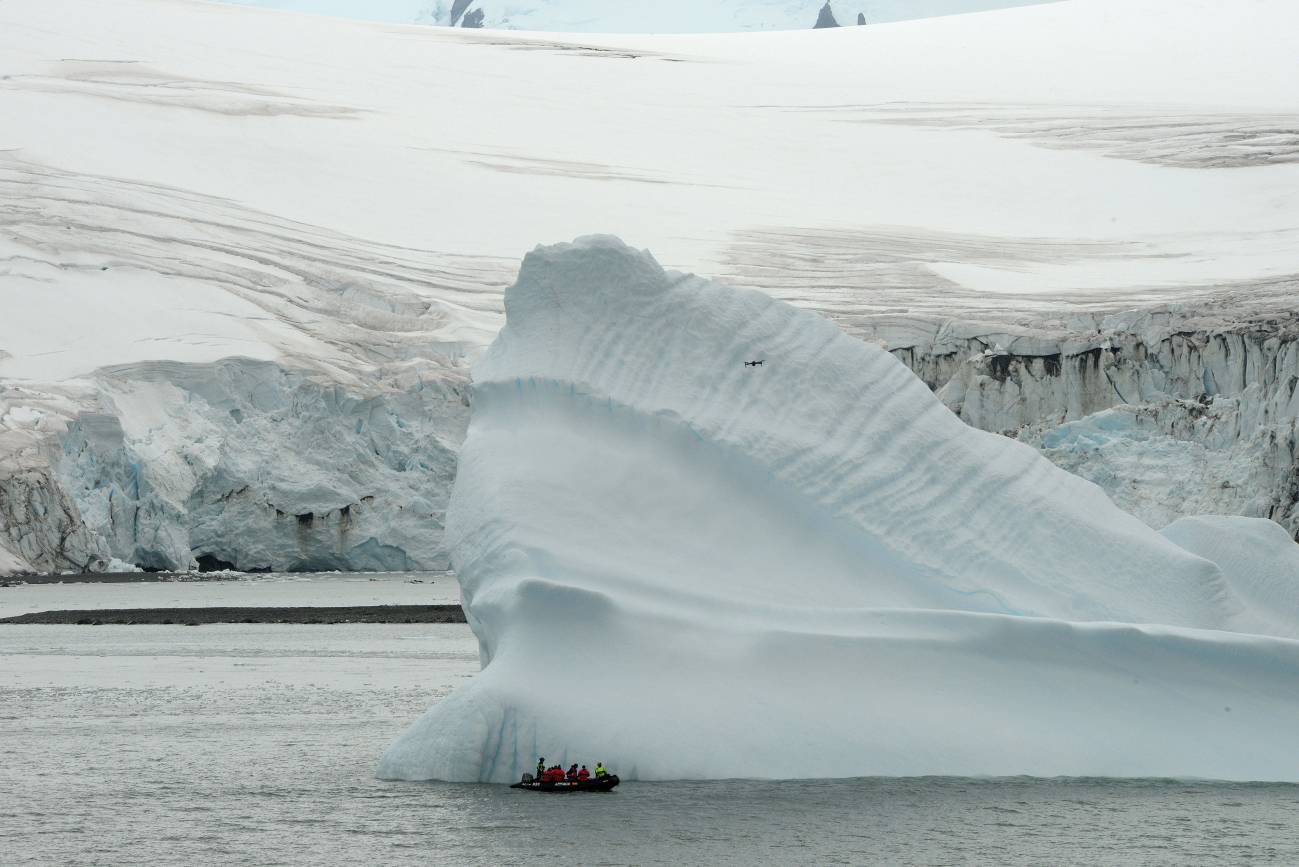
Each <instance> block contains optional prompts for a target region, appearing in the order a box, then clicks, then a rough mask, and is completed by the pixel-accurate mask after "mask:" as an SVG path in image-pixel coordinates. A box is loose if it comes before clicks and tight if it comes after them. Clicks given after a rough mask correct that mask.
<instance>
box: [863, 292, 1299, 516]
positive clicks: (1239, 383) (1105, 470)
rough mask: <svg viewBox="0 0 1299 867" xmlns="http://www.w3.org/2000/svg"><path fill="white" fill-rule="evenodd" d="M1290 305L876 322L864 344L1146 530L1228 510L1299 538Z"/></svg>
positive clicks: (1296, 364)
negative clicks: (1084, 483)
mask: <svg viewBox="0 0 1299 867" xmlns="http://www.w3.org/2000/svg"><path fill="white" fill-rule="evenodd" d="M1290 291H1291V292H1293V291H1299V283H1293V284H1291V285H1290ZM1290 307H1291V305H1290V304H1289V303H1288V302H1285V301H1283V300H1281V299H1276V298H1270V297H1267V296H1265V297H1264V298H1263V299H1261V303H1259V302H1257V301H1256V302H1255V304H1254V305H1251V304H1249V303H1242V304H1240V305H1238V306H1235V307H1234V308H1232V309H1228V308H1227V306H1226V305H1225V304H1223V303H1222V302H1216V303H1204V302H1202V303H1201V304H1188V305H1168V306H1163V305H1159V306H1150V307H1146V308H1143V309H1135V310H1126V311H1118V312H1115V313H1106V314H1095V315H1075V316H1073V317H1071V318H1069V319H1068V320H1066V321H1063V322H1061V321H1055V322H1051V321H1038V322H1028V323H1018V324H1015V325H1010V324H1003V325H1001V326H999V327H998V326H993V325H990V324H989V323H987V322H983V323H979V322H960V321H953V320H950V319H942V318H939V317H935V318H934V319H932V320H930V321H929V322H920V321H916V320H915V319H912V320H909V321H905V322H896V321H894V322H891V321H889V318H888V317H882V318H880V319H879V320H876V321H874V322H872V323H869V324H864V325H862V326H861V327H860V328H859V329H858V334H859V335H860V336H862V337H863V338H864V339H868V340H875V341H877V342H879V343H881V344H882V345H884V346H886V347H887V348H889V349H890V350H891V351H892V352H893V353H894V354H895V355H896V356H897V357H898V358H899V360H901V361H903V362H904V363H905V364H907V365H908V366H909V367H911V368H912V369H913V370H914V371H915V373H916V374H917V375H918V376H920V377H921V378H922V379H924V380H925V381H926V383H927V384H928V385H929V386H930V387H931V388H933V389H934V390H935V391H937V393H938V396H939V398H940V399H941V400H942V401H943V402H944V403H945V404H946V405H947V406H948V407H949V408H950V409H951V410H952V411H953V412H955V413H956V414H957V415H959V416H960V417H961V418H962V419H964V420H965V421H966V422H968V423H969V424H971V425H973V426H975V427H978V428H980V429H982V430H987V431H994V432H997V433H1003V434H1005V435H1007V436H1012V437H1016V438H1018V439H1020V440H1022V441H1024V442H1027V443H1029V444H1030V445H1033V446H1035V447H1038V448H1039V449H1041V450H1042V451H1043V453H1044V454H1045V455H1046V456H1047V457H1048V458H1050V459H1051V460H1052V461H1053V462H1055V463H1056V464H1057V465H1059V466H1061V467H1063V468H1065V469H1067V470H1070V471H1071V472H1074V473H1076V474H1078V475H1080V476H1082V477H1084V478H1086V479H1089V480H1090V481H1093V482H1095V483H1097V484H1098V485H1100V486H1101V487H1102V488H1104V489H1105V491H1106V493H1108V494H1109V495H1110V497H1111V498H1113V499H1114V500H1115V502H1117V503H1118V504H1119V505H1120V506H1122V507H1123V508H1124V509H1126V510H1127V511H1130V512H1132V513H1133V514H1135V515H1137V516H1138V517H1140V518H1141V519H1142V520H1144V521H1145V522H1146V523H1147V524H1149V525H1150V526H1152V527H1155V528H1158V527H1162V526H1164V525H1165V524H1168V523H1170V522H1171V521H1173V520H1175V519H1177V518H1179V517H1184V516H1189V515H1197V514H1203V513H1208V512H1220V513H1224V514H1237V515H1244V516H1249V517H1259V518H1269V519H1271V520H1273V521H1276V522H1277V523H1279V524H1281V525H1282V526H1283V527H1285V528H1286V529H1287V530H1289V532H1290V533H1291V535H1293V536H1299V317H1296V314H1295V313H1294V311H1293V310H1292V309H1290Z"/></svg>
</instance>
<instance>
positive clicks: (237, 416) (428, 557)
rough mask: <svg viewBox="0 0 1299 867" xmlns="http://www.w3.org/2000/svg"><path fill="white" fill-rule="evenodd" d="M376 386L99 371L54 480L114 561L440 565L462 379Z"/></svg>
mask: <svg viewBox="0 0 1299 867" xmlns="http://www.w3.org/2000/svg"><path fill="white" fill-rule="evenodd" d="M376 379H377V383H376V384H377V385H379V386H380V387H378V388H374V387H372V388H371V389H369V390H368V393H365V394H356V393H353V392H351V391H349V389H347V388H346V387H344V386H342V385H339V384H338V383H336V382H331V381H329V380H322V379H321V378H319V377H313V376H311V375H309V374H307V373H305V372H302V371H294V370H291V369H286V368H284V367H282V366H281V365H277V364H274V363H272V362H256V361H249V360H238V359H232V360H226V361H222V362H217V363H215V364H212V365H183V364H174V363H173V364H161V363H152V364H146V365H136V366H131V367H127V368H123V369H119V370H114V371H108V372H105V373H103V374H101V376H100V377H99V380H98V382H99V386H100V400H101V409H100V410H99V411H97V412H82V413H79V414H78V415H77V416H76V417H75V418H74V419H73V420H72V421H71V422H70V423H69V426H68V431H67V433H66V434H65V435H64V437H63V449H64V454H63V457H62V460H61V461H60V462H59V465H58V466H59V472H60V474H61V481H62V487H63V489H64V490H67V491H68V492H70V494H71V496H72V497H73V498H74V499H75V501H76V503H77V506H78V507H79V509H80V513H81V516H82V518H83V519H84V521H85V524H86V526H87V527H88V528H89V529H90V530H92V531H93V532H95V533H97V534H98V535H99V536H101V537H102V538H103V539H105V540H106V541H107V543H108V547H109V550H110V551H111V553H112V554H113V555H114V556H116V557H119V558H121V559H123V560H126V561H128V562H131V563H135V564H138V565H140V566H144V567H146V568H157V569H186V568H190V567H192V566H195V565H211V566H219V567H222V568H226V567H228V568H238V569H242V570H269V569H274V570H278V571H284V570H291V571H297V570H304V571H322V570H334V569H338V570H376V571H401V570H408V569H441V568H445V566H446V562H447V559H446V555H445V553H444V551H443V549H442V545H441V529H442V519H443V513H444V511H445V505H446V496H447V493H448V492H449V490H450V487H451V481H452V479H453V478H454V475H455V456H456V450H457V448H458V447H459V444H460V440H461V439H462V438H463V428H464V424H465V423H466V422H467V418H468V408H467V395H466V391H467V387H466V386H467V383H465V382H463V381H457V380H456V379H455V378H450V377H448V376H447V373H446V372H445V371H438V372H437V373H436V374H435V375H430V372H429V371H427V370H426V371H424V374H423V375H421V372H420V370H419V369H418V368H416V369H410V370H404V371H397V372H395V373H393V374H392V375H391V376H390V377H388V378H384V377H377V378H376ZM196 559H197V561H198V562H197V563H196V562H195V561H196Z"/></svg>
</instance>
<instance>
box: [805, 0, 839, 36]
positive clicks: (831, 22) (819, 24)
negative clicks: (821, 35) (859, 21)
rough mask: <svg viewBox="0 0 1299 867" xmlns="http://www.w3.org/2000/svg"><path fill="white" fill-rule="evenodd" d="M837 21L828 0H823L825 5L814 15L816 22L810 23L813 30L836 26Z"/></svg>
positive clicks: (837, 24)
mask: <svg viewBox="0 0 1299 867" xmlns="http://www.w3.org/2000/svg"><path fill="white" fill-rule="evenodd" d="M838 26H839V22H838V21H836V20H835V17H834V10H833V9H831V8H830V0H825V5H824V6H822V7H821V11H820V13H819V14H818V15H817V16H816V23H815V24H813V25H812V29H813V30H821V29H823V28H826V27H838Z"/></svg>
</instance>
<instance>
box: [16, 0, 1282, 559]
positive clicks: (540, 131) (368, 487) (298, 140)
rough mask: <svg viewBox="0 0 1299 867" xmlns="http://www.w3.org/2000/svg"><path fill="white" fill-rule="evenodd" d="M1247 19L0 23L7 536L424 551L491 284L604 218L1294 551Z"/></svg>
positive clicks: (1272, 121) (81, 547)
mask: <svg viewBox="0 0 1299 867" xmlns="http://www.w3.org/2000/svg"><path fill="white" fill-rule="evenodd" d="M1249 9H1250V13H1251V14H1249V15H1242V14H1240V5H1239V4H1237V3H1234V2H1228V0H1138V2H1131V0H1069V2H1063V3H1055V4H1048V5H1040V6H1031V7H1025V8H1018V9H1010V10H1002V11H995V12H987V13H982V14H978V15H967V16H955V17H949V18H935V19H930V20H925V21H915V22H905V23H898V24H881V25H878V26H872V27H862V28H855V27H849V28H841V29H839V30H830V31H816V32H812V31H805V32H786V33H753V34H735V35H714V36H700V35H693V36H678V37H649V36H586V37H577V36H568V37H559V36H551V35H542V34H528V33H503V32H472V31H463V30H459V29H457V30H454V31H453V30H450V29H446V28H430V27H417V26H395V25H383V24H366V23H361V22H355V21H342V20H334V19H330V18H326V17H314V16H298V15H289V14H275V13H270V12H266V11H264V10H250V9H242V8H237V7H234V6H229V5H220V4H209V3H200V2H186V0H121V2H118V3H114V4H112V5H111V6H108V5H105V4H87V3H83V2H77V0H6V2H5V3H3V4H0V59H3V65H4V68H3V70H0V117H3V118H4V122H3V123H2V124H0V260H2V261H3V266H2V267H0V305H2V306H0V310H2V311H3V315H2V316H0V522H2V523H3V528H4V529H3V534H4V538H5V541H4V542H3V545H4V546H5V547H7V548H8V549H9V550H10V552H11V554H12V555H14V556H16V557H18V558H20V559H21V560H22V561H23V562H24V563H26V564H27V565H28V566H30V567H32V568H37V569H43V570H44V569H80V568H85V567H94V566H97V565H102V564H103V563H104V562H106V561H107V560H108V559H109V558H110V557H114V556H115V557H118V558H121V559H124V560H128V561H131V562H136V563H141V564H144V565H149V566H159V567H161V566H167V567H183V566H185V565H188V563H189V562H190V561H191V560H192V559H193V558H203V559H204V562H207V563H212V564H219V563H222V562H228V563H235V564H237V565H239V566H241V567H243V568H257V567H267V566H275V567H277V568H285V567H291V566H303V567H321V566H330V567H338V568H352V567H360V566H366V567H375V566H380V567H396V566H409V567H412V568H421V567H430V566H440V565H443V564H444V563H445V561H446V554H445V551H444V549H443V547H442V544H441V521H442V513H443V510H444V509H445V503H446V498H447V496H448V495H449V489H450V481H451V478H452V476H453V474H454V469H455V454H456V451H457V449H458V448H459V444H460V440H461V437H462V436H463V431H464V429H465V425H466V424H467V418H468V388H467V384H468V366H467V363H468V361H470V360H472V359H473V358H474V357H476V355H477V354H478V353H479V352H481V350H482V348H483V347H484V346H486V344H487V343H488V342H489V341H490V340H491V338H492V336H493V335H494V334H495V332H496V330H497V329H498V328H499V327H500V324H501V321H502V312H501V292H502V290H503V288H504V286H506V285H507V284H508V283H509V282H510V281H511V280H512V279H513V275H514V273H515V270H516V267H517V265H516V263H517V261H518V258H519V256H520V255H521V254H522V253H523V252H524V251H526V250H528V249H530V248H532V247H533V246H534V245H535V244H536V243H538V242H552V241H562V240H570V239H572V238H573V237H576V236H578V235H582V234H585V233H588V232H591V231H609V232H617V233H619V234H620V235H622V236H623V237H625V238H627V239H629V240H630V241H632V242H634V243H635V244H637V245H638V246H644V247H650V248H652V249H653V250H654V251H655V253H656V255H658V256H659V257H660V259H661V260H662V261H663V262H664V263H665V264H667V265H669V266H671V267H674V268H679V269H683V270H690V271H696V272H698V273H706V274H712V275H717V276H720V277H722V278H724V279H725V280H726V281H727V282H729V283H732V284H736V285H741V286H750V287H755V288H759V289H762V290H764V291H766V292H768V293H769V294H772V295H775V296H777V297H780V298H783V299H786V300H790V301H792V302H793V303H795V304H797V305H800V306H803V307H807V308H811V309H814V310H817V311H819V312H821V313H823V314H825V315H827V316H829V317H831V318H832V319H834V320H835V321H837V322H838V323H839V324H840V325H841V326H842V327H843V328H844V329H845V330H846V331H848V333H850V334H852V335H854V336H857V337H861V338H865V339H868V340H873V341H878V342H881V343H883V344H885V345H887V346H888V347H889V348H890V349H891V350H892V351H894V353H895V355H897V356H898V357H899V358H901V359H902V360H904V361H905V362H906V363H907V364H908V365H909V366H911V367H912V368H913V369H914V370H915V371H916V372H917V373H918V374H920V376H921V377H922V379H924V381H926V383H928V384H929V385H930V386H931V387H933V388H935V389H938V390H939V391H940V395H941V397H942V398H943V399H944V400H945V401H946V402H947V403H948V404H949V406H951V407H952V408H953V409H956V410H958V411H959V412H960V413H961V415H962V416H963V417H964V418H965V419H966V420H967V421H970V422H971V423H973V424H976V425H978V426H980V427H985V428H988V429H990V430H995V431H1012V432H1014V431H1017V430H1019V429H1021V428H1023V434H1022V435H1023V436H1024V437H1026V438H1027V439H1029V440H1030V441H1032V442H1035V443H1037V444H1039V445H1041V446H1042V447H1043V448H1044V449H1045V453H1046V454H1047V455H1048V456H1050V457H1051V458H1052V459H1054V460H1056V461H1057V462H1059V463H1061V464H1062V465H1064V466H1067V467H1069V468H1071V469H1074V470H1076V471H1077V472H1079V473H1080V474H1082V475H1085V476H1088V477H1090V478H1093V479H1095V480H1096V481H1098V482H1099V483H1101V484H1102V485H1103V486H1104V487H1105V488H1106V490H1107V491H1108V492H1109V493H1110V494H1111V495H1112V496H1114V497H1115V498H1116V499H1117V500H1118V501H1119V502H1120V504H1122V505H1124V506H1127V507H1130V508H1132V509H1133V510H1134V511H1136V513H1137V514H1138V515H1139V516H1140V517H1142V518H1143V519H1145V520H1146V521H1147V522H1148V523H1150V524H1152V525H1162V524H1163V523H1164V522H1166V521H1167V520H1170V519H1172V518H1175V517H1179V516H1181V515H1186V514H1195V513H1199V512H1203V511H1228V512H1231V511H1235V512H1238V513H1241V514H1247V515H1254V516H1262V517H1272V518H1275V519H1276V520H1278V521H1280V522H1282V523H1283V524H1284V525H1285V526H1287V528H1289V529H1290V530H1292V531H1293V530H1295V529H1296V527H1297V526H1299V514H1297V513H1296V512H1295V503H1296V501H1297V500H1299V475H1297V474H1296V469H1295V464H1296V454H1297V453H1299V448H1297V447H1296V441H1297V440H1299V437H1297V436H1296V428H1295V419H1296V416H1297V415H1299V410H1297V409H1296V407H1295V402H1294V392H1295V388H1294V383H1295V382H1299V368H1296V364H1299V352H1297V351H1296V348H1295V337H1294V334H1293V331H1292V325H1291V323H1292V322H1293V317H1294V314H1295V309H1296V307H1299V302H1297V301H1296V298H1297V297H1299V292H1297V291H1296V285H1297V284H1296V276H1295V275H1296V273H1299V267H1296V264H1295V257H1294V250H1295V249H1296V245H1297V243H1299V165H1296V160H1299V132H1296V131H1297V130H1299V95H1297V93H1296V91H1295V89H1294V88H1293V87H1292V86H1291V83H1292V82H1293V81H1295V80H1299V59H1296V56H1295V53H1294V52H1293V51H1292V50H1291V46H1290V44H1289V40H1288V39H1287V38H1286V36H1287V34H1289V33H1292V32H1294V29H1295V27H1296V25H1299V8H1297V7H1296V6H1295V5H1294V4H1292V3H1289V2H1286V0H1255V2H1251V3H1250V5H1249ZM1105 411H1110V414H1109V415H1105V416H1097V415H1096V413H1098V412H1105ZM1062 423H1063V424H1064V425H1065V427H1061V428H1059V429H1058V430H1057V427H1058V426H1059V425H1061V424H1062Z"/></svg>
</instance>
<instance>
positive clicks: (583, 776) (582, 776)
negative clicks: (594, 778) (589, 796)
mask: <svg viewBox="0 0 1299 867" xmlns="http://www.w3.org/2000/svg"><path fill="white" fill-rule="evenodd" d="M577 778H578V779H579V780H589V779H591V772H590V771H588V770H587V769H586V768H582V770H580V771H578V772H577Z"/></svg>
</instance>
